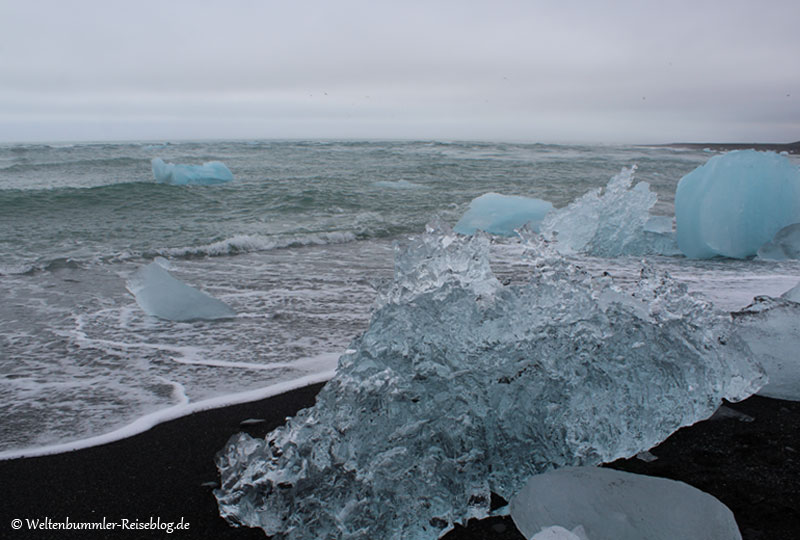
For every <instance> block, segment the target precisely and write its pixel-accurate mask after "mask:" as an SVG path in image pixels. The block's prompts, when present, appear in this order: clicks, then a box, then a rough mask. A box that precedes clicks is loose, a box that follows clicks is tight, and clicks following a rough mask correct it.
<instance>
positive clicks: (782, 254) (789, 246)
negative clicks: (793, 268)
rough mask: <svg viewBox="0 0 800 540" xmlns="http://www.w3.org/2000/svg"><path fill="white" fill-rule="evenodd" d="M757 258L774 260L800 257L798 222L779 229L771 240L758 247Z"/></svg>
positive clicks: (799, 227) (799, 224) (799, 225)
mask: <svg viewBox="0 0 800 540" xmlns="http://www.w3.org/2000/svg"><path fill="white" fill-rule="evenodd" d="M758 258H759V259H772V260H776V261H783V260H786V259H800V223H792V224H791V225H787V226H786V227H784V228H783V229H781V230H779V231H778V232H777V233H776V234H775V237H774V238H773V239H772V240H770V241H769V242H767V243H766V244H764V245H763V246H761V247H760V248H758Z"/></svg>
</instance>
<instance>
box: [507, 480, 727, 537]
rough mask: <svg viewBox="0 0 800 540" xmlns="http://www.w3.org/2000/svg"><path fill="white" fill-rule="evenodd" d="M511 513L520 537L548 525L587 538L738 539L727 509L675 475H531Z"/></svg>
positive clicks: (515, 501) (516, 498)
mask: <svg viewBox="0 0 800 540" xmlns="http://www.w3.org/2000/svg"><path fill="white" fill-rule="evenodd" d="M511 518H512V519H513V520H514V523H515V524H516V525H517V528H518V529H519V530H520V532H521V533H522V534H523V535H524V536H525V537H526V538H530V537H531V536H532V535H534V534H535V533H536V532H537V531H540V530H541V529H543V528H546V527H554V526H559V528H562V530H567V531H569V529H572V530H573V534H574V529H575V528H577V527H582V529H581V530H580V532H582V533H583V535H584V537H585V538H588V539H591V540H641V539H643V538H647V539H648V540H676V539H679V538H683V539H690V538H692V539H699V538H702V539H704V540H741V538H742V536H741V534H740V532H739V527H738V526H737V525H736V520H735V519H734V517H733V512H731V511H730V509H729V508H728V507H727V506H725V505H724V504H722V503H721V502H720V501H719V500H718V499H717V498H715V497H714V496H712V495H709V494H708V493H705V492H703V491H700V490H699V489H696V488H694V487H692V486H690V485H688V484H684V483H683V482H676V481H675V480H668V479H666V478H655V477H652V476H644V475H640V474H632V473H628V472H622V471H616V470H613V469H604V468H599V467H567V468H564V469H558V470H555V471H550V472H546V473H544V474H539V475H536V476H533V477H531V478H530V480H528V483H527V484H526V485H525V487H524V488H522V490H521V491H520V492H519V493H518V494H517V495H516V496H515V497H514V498H513V499H512V500H511ZM539 534H541V532H540V533H539ZM576 536H578V535H577V534H576ZM578 537H579V538H580V536H578ZM533 538H537V536H533ZM543 538H547V537H543ZM556 538H557V537H556Z"/></svg>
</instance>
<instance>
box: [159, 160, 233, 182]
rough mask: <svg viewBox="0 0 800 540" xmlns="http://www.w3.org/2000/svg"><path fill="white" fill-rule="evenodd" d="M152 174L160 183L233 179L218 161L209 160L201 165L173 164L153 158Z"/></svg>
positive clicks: (229, 172)
mask: <svg viewBox="0 0 800 540" xmlns="http://www.w3.org/2000/svg"><path fill="white" fill-rule="evenodd" d="M151 163H152V165H153V176H154V177H155V179H156V182H159V183H161V184H174V185H187V184H200V185H211V184H222V183H224V182H230V181H231V180H233V174H232V173H231V171H230V170H229V169H228V167H226V166H225V164H224V163H222V162H220V161H209V162H207V163H203V164H202V165H175V164H174V163H164V160H163V159H161V158H153V161H152V162H151Z"/></svg>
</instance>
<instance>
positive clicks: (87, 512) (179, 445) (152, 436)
mask: <svg viewBox="0 0 800 540" xmlns="http://www.w3.org/2000/svg"><path fill="white" fill-rule="evenodd" d="M320 387H321V385H314V386H310V387H307V388H303V389H300V390H295V391H293V392H289V393H287V394H283V395H280V396H275V397H273V398H268V399H265V400H262V401H258V402H253V403H247V404H242V405H235V406H231V407H226V408H222V409H215V410H211V411H205V412H200V413H196V414H193V415H191V416H187V417H184V418H180V419H178V420H174V421H171V422H168V423H165V424H161V425H159V426H156V427H155V428H153V429H151V430H150V431H147V432H145V433H142V434H140V435H137V436H135V437H131V438H129V439H125V440H122V441H117V442H114V443H111V444H107V445H103V446H98V447H95V448H88V449H85V450H80V451H76V452H69V453H64V454H57V455H53V456H43V457H38V458H26V459H16V460H8V461H0V483H1V484H0V486H1V488H2V493H3V494H2V499H1V500H2V505H0V507H1V508H2V510H0V537H2V538H8V539H14V538H42V539H44V538H58V539H69V538H220V539H223V538H240V539H241V538H264V535H263V533H262V532H261V531H260V530H258V529H235V528H232V527H229V526H228V525H227V523H226V522H225V521H224V520H222V519H221V518H220V517H219V516H218V514H217V507H216V501H215V499H214V497H213V495H212V489H213V487H211V486H204V485H203V484H204V483H207V482H215V481H216V480H217V473H216V469H215V466H214V460H213V456H214V454H215V453H216V452H217V451H219V450H220V449H221V448H222V446H223V445H224V444H225V442H226V441H227V439H228V438H229V437H230V436H231V435H233V434H234V433H236V432H238V431H241V430H242V429H243V427H242V426H240V423H241V422H242V421H243V420H246V419H249V418H260V419H264V422H262V423H258V424H253V425H248V426H244V428H246V431H248V432H250V433H251V434H252V435H254V436H258V435H263V434H265V433H266V432H267V431H269V430H271V429H273V428H274V427H276V426H277V425H280V424H282V423H283V421H284V418H285V417H286V416H289V415H292V414H294V413H295V412H296V411H297V410H298V409H300V408H302V407H306V406H309V405H311V404H313V402H314V396H315V395H316V393H317V392H318V391H319V388H320ZM728 407H730V409H731V410H736V411H739V412H742V413H744V414H746V415H748V416H749V417H752V418H753V420H752V421H743V420H742V419H741V418H736V417H728V418H722V419H717V420H712V421H706V422H701V423H698V424H695V425H694V426H691V427H689V428H684V429H682V430H680V431H678V432H677V433H675V434H673V436H672V437H670V438H669V439H668V440H667V441H665V442H664V443H662V444H661V445H660V446H659V447H657V448H656V449H654V450H652V453H653V454H654V455H656V456H657V457H658V459H657V460H656V461H653V462H650V463H646V462H644V461H641V460H639V459H636V458H634V459H631V460H621V461H618V462H615V463H613V464H611V465H610V466H612V467H615V468H619V469H624V470H628V471H632V472H637V473H645V474H650V475H654V476H664V477H667V478H673V479H676V480H682V481H684V482H687V483H689V484H692V485H694V486H696V487H698V488H700V489H702V490H704V491H707V492H709V493H711V494H713V495H715V496H716V497H718V498H719V499H721V500H722V501H723V502H724V503H725V504H726V505H728V507H729V508H731V510H733V512H734V515H735V516H736V519H737V522H738V523H739V527H740V529H741V531H742V535H743V537H744V538H745V539H746V540H760V539H776V538H781V539H787V540H788V539H794V538H800V402H789V401H779V400H773V399H767V398H761V397H752V398H750V399H748V400H746V401H744V402H742V403H737V404H732V405H729V406H728ZM45 518H49V519H50V520H52V522H64V521H65V520H66V519H67V518H69V521H70V522H73V523H74V522H102V520H103V518H105V519H106V521H107V522H112V521H116V522H119V521H120V520H122V519H128V520H129V523H132V522H135V521H136V520H138V521H139V522H142V523H145V524H147V523H149V522H150V519H151V518H153V523H154V524H157V523H158V519H159V518H160V520H161V522H162V523H166V522H174V523H178V522H180V521H181V519H183V522H184V523H188V524H189V528H188V529H183V530H176V531H174V532H173V533H172V534H167V533H166V532H165V531H164V530H160V531H159V530H155V531H154V530H146V529H145V530H127V531H121V530H119V529H117V530H106V531H76V530H71V531H64V530H53V529H51V530H29V529H28V527H27V524H26V523H25V520H26V519H39V520H44V519H45ZM14 519H21V520H23V526H22V528H21V529H19V530H14V529H13V528H12V520H14ZM445 538H447V540H464V539H512V538H514V539H520V538H522V536H521V535H520V534H519V533H518V532H517V531H516V529H515V528H514V526H513V523H512V522H511V520H510V519H509V518H490V519H489V520H483V521H482V522H477V521H473V522H470V524H469V526H468V527H466V528H465V527H457V528H456V530H454V531H451V532H450V533H449V534H448V535H446V536H445Z"/></svg>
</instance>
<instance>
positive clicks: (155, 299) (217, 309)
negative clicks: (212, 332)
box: [127, 257, 236, 321]
mask: <svg viewBox="0 0 800 540" xmlns="http://www.w3.org/2000/svg"><path fill="white" fill-rule="evenodd" d="M157 259H160V260H156V261H153V262H152V263H150V264H148V265H147V266H144V267H142V268H140V269H139V270H138V271H137V272H136V273H135V274H134V275H133V276H131V278H130V279H129V280H128V283H127V286H128V290H129V291H130V292H131V293H132V294H133V296H134V297H135V298H136V303H137V304H139V307H141V308H142V309H143V310H144V312H145V313H147V314H148V315H152V316H154V317H158V318H160V319H167V320H170V321H192V320H197V319H206V320H213V319H228V318H231V317H235V316H236V312H235V311H233V309H231V308H230V307H229V306H228V305H227V304H225V303H224V302H222V301H220V300H217V299H216V298H212V297H211V296H209V295H207V294H206V293H204V292H201V291H198V290H197V289H195V288H194V287H190V286H189V285H187V284H185V283H184V282H182V281H180V280H179V279H176V278H175V277H173V276H172V274H170V273H169V272H168V271H167V270H166V269H165V268H164V263H165V259H161V258H160V257H158V258H157Z"/></svg>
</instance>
